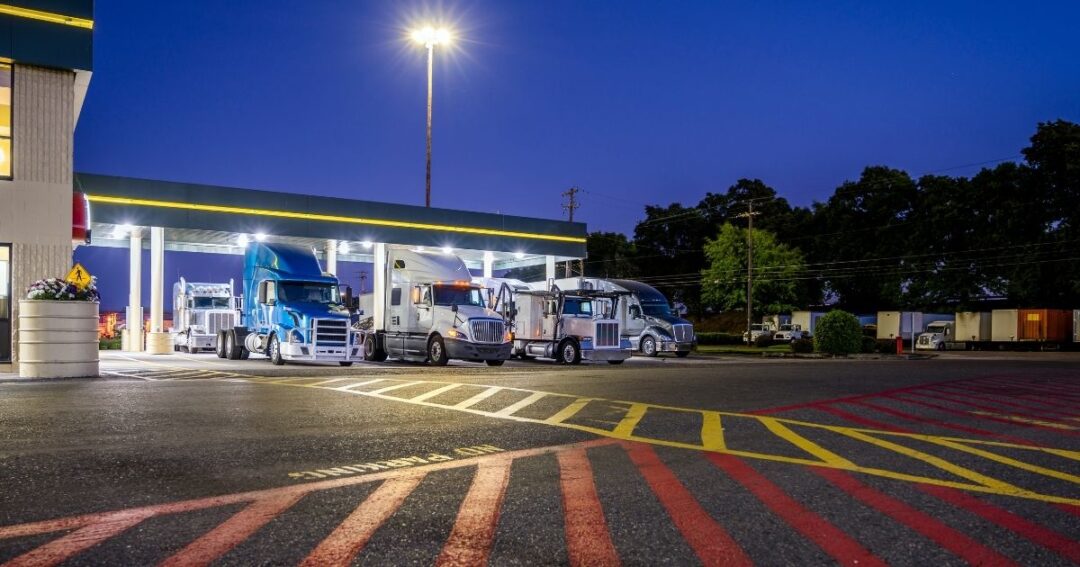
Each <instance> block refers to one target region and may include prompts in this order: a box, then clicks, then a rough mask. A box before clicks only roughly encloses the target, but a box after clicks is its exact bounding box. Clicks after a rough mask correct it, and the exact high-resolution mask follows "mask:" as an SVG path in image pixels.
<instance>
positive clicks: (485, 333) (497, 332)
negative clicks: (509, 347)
mask: <svg viewBox="0 0 1080 567" xmlns="http://www.w3.org/2000/svg"><path fill="white" fill-rule="evenodd" d="M469 331H470V333H469V334H470V335H471V336H472V339H473V341H474V342H478V343H488V344H502V342H503V336H504V334H505V332H506V331H505V327H504V325H503V322H502V321H499V320H498V319H473V320H470V321H469Z"/></svg>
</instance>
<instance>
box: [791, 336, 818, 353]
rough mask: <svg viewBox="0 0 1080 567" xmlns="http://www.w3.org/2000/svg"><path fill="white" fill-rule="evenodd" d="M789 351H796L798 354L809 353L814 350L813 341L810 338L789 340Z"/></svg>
mask: <svg viewBox="0 0 1080 567" xmlns="http://www.w3.org/2000/svg"><path fill="white" fill-rule="evenodd" d="M791 352H797V353H799V354H809V353H811V352H814V341H813V340H812V339H797V340H794V341H791Z"/></svg>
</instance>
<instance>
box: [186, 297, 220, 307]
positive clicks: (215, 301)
mask: <svg viewBox="0 0 1080 567" xmlns="http://www.w3.org/2000/svg"><path fill="white" fill-rule="evenodd" d="M192 304H193V306H194V307H195V309H228V308H229V298H228V297H194V298H192Z"/></svg>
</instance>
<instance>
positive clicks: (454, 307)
mask: <svg viewBox="0 0 1080 567" xmlns="http://www.w3.org/2000/svg"><path fill="white" fill-rule="evenodd" d="M450 311H453V312H454V313H457V303H455V304H453V305H451V306H450Z"/></svg>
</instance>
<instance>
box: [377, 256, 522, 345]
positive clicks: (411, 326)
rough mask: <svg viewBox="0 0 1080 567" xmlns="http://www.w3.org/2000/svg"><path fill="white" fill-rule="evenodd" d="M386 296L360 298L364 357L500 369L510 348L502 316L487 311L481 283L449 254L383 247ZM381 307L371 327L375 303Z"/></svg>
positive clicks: (459, 259) (455, 257)
mask: <svg viewBox="0 0 1080 567" xmlns="http://www.w3.org/2000/svg"><path fill="white" fill-rule="evenodd" d="M386 255H387V259H386V260H387V261H386V268H385V269H386V270H387V273H386V275H385V276H386V279H385V281H386V282H387V285H386V293H385V296H384V297H374V296H373V295H372V294H370V293H369V294H364V295H362V296H361V297H360V310H361V312H362V313H363V314H364V315H365V316H366V317H365V318H362V319H361V320H360V321H359V323H358V324H357V326H358V327H359V330H360V333H361V337H362V340H363V344H364V358H365V360H370V361H383V360H386V359H387V358H393V359H399V360H409V361H415V362H428V363H430V364H433V365H436V366H442V365H445V364H446V363H447V362H448V361H449V360H450V359H458V360H468V361H473V362H485V363H487V364H488V365H489V366H501V365H502V364H503V362H505V361H506V359H508V358H510V350H511V348H512V346H513V344H512V343H511V339H510V333H509V330H508V329H507V326H506V323H505V321H504V320H503V318H502V316H501V315H499V314H498V313H496V312H495V311H492V310H491V309H488V308H487V301H486V297H485V295H484V292H483V289H482V288H481V286H480V285H478V284H474V283H472V276H471V274H470V273H469V269H468V268H467V267H466V266H465V262H463V261H462V260H461V258H458V257H457V256H455V255H453V254H445V253H439V252H422V251H416V250H410V249H408V248H403V247H392V246H391V247H387V252H386ZM376 301H380V302H382V303H383V308H384V311H383V313H384V316H383V324H382V326H381V327H376V322H375V317H374V316H373V315H374V312H375V309H374V307H375V302H376Z"/></svg>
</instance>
